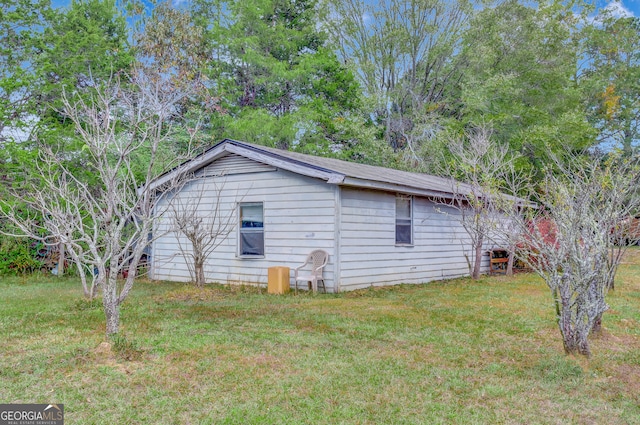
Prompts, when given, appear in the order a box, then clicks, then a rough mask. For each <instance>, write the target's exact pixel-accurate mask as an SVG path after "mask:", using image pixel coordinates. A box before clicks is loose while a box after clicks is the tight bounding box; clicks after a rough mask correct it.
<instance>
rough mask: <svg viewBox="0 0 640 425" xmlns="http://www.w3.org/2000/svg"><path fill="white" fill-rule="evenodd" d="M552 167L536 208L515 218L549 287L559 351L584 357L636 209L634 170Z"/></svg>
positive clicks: (526, 251)
mask: <svg viewBox="0 0 640 425" xmlns="http://www.w3.org/2000/svg"><path fill="white" fill-rule="evenodd" d="M555 165H556V167H555V170H554V171H553V172H551V171H548V172H547V174H546V177H545V179H544V181H543V184H542V186H541V188H539V190H538V193H539V195H538V202H539V207H538V208H536V209H530V210H528V212H527V214H525V215H524V216H520V217H517V216H516V217H514V219H516V220H518V221H517V222H518V223H519V225H520V230H521V234H522V236H523V238H522V239H521V242H520V253H521V258H522V260H523V261H525V262H526V263H528V265H529V266H530V267H531V268H532V269H533V270H534V271H535V272H536V273H537V274H539V275H540V276H541V277H542V278H543V279H544V280H545V282H546V283H547V285H548V286H549V288H550V289H551V293H552V295H553V300H554V304H555V308H556V314H557V317H558V326H559V328H560V332H561V334H562V339H563V344H564V349H565V352H566V353H568V354H581V355H584V356H589V355H590V354H591V353H590V349H589V341H588V336H589V334H590V333H591V332H592V331H594V330H596V331H598V330H599V329H600V324H601V320H602V314H603V313H604V312H605V311H606V310H607V309H608V305H607V303H606V302H605V296H606V294H607V291H608V290H609V289H610V288H612V286H613V280H614V277H615V274H616V271H617V268H618V265H619V264H620V260H621V258H622V255H623V253H624V251H625V249H626V245H625V244H624V243H623V241H624V240H625V239H626V238H628V236H629V230H630V229H629V223H631V220H629V218H630V217H631V215H632V213H635V212H637V209H638V207H639V205H640V199H639V197H638V195H637V193H636V191H635V190H636V188H637V185H638V182H639V179H640V169H639V168H638V166H637V164H633V163H631V162H629V161H625V160H621V159H619V158H618V157H616V156H615V155H612V156H611V157H610V158H609V159H608V160H606V161H604V162H603V161H602V160H601V159H600V158H595V159H591V160H590V161H584V160H580V159H578V158H572V159H571V160H570V161H569V163H568V165H567V164H564V163H561V162H560V161H556V164H555Z"/></svg>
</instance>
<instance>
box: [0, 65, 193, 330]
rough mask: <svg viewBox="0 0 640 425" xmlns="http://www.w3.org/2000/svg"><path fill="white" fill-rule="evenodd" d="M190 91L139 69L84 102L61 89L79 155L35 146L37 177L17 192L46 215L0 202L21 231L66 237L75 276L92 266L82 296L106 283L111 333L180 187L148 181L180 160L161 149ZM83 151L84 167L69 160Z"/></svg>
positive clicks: (99, 85)
mask: <svg viewBox="0 0 640 425" xmlns="http://www.w3.org/2000/svg"><path fill="white" fill-rule="evenodd" d="M188 94H189V92H188V90H186V89H181V90H176V89H175V87H173V86H172V85H171V84H167V83H166V81H165V78H164V76H163V75H162V74H160V73H158V74H150V73H145V72H141V71H140V72H135V73H134V74H132V75H131V76H130V77H128V78H126V79H124V78H119V77H113V78H112V79H111V80H109V81H107V82H106V83H98V82H95V84H94V85H93V86H92V89H91V95H90V96H88V97H85V98H75V100H74V99H72V97H71V96H69V95H68V94H67V95H65V96H64V97H63V110H62V111H61V112H63V113H64V115H65V116H66V117H67V118H68V119H69V120H71V122H72V123H73V124H74V127H75V137H76V138H77V142H79V143H80V144H81V149H80V151H78V152H76V153H69V152H62V151H55V150H54V149H52V148H51V147H50V145H49V144H46V143H43V144H41V146H40V155H39V159H38V161H37V166H38V170H39V171H40V173H39V174H40V175H39V176H37V180H38V181H37V182H33V183H32V185H31V187H30V190H28V191H26V192H24V193H16V194H15V195H16V196H17V197H18V199H20V200H21V201H22V203H23V204H24V205H26V206H27V207H28V208H30V209H32V210H34V211H37V212H38V213H39V215H40V216H41V217H42V218H41V219H40V220H35V219H33V218H32V219H29V217H27V218H24V214H23V215H22V217H21V216H20V214H18V211H17V210H16V207H15V205H13V204H8V203H6V202H3V207H4V208H2V211H3V213H2V215H3V216H4V217H5V218H6V219H8V220H9V221H11V222H12V223H13V224H14V226H16V228H17V229H19V230H20V232H21V233H22V234H23V235H28V236H31V237H34V236H35V237H37V238H39V239H40V240H43V239H44V240H45V241H48V240H49V239H50V240H55V239H58V240H60V241H61V242H62V243H64V245H65V247H66V250H67V252H68V254H69V255H70V256H71V258H73V260H74V262H75V263H76V265H77V267H78V269H79V271H80V276H81V279H84V275H85V272H86V269H87V268H88V269H89V271H90V273H91V275H92V276H93V282H92V284H91V286H88V285H86V282H85V281H84V280H83V285H84V289H85V293H88V294H89V296H93V295H94V294H95V289H96V287H97V286H100V287H101V288H102V295H103V307H104V312H105V316H106V322H107V324H106V332H107V335H111V334H115V333H117V332H118V329H119V324H120V305H121V304H122V303H123V302H124V300H125V299H126V298H127V296H128V295H129V292H130V291H131V288H132V287H133V283H134V279H135V277H136V273H137V269H138V264H139V262H140V258H141V257H142V255H143V253H144V251H145V248H146V247H147V246H148V244H149V243H150V240H149V238H148V235H149V234H150V233H151V231H152V228H153V222H154V221H155V220H157V219H158V218H159V217H161V216H162V215H163V213H164V212H165V211H161V210H159V209H158V208H157V205H158V200H159V198H160V197H162V196H163V193H165V192H166V191H167V190H171V189H172V188H176V187H179V185H180V184H181V183H180V182H178V181H175V180H171V181H166V182H165V184H164V185H163V186H162V187H153V188H152V187H151V186H150V185H151V183H152V180H153V178H154V177H155V176H157V174H158V172H159V170H160V169H161V168H165V167H167V166H168V165H169V163H168V162H164V160H165V159H166V158H167V157H172V158H173V159H174V160H175V159H176V157H177V155H176V153H175V152H167V146H171V144H170V143H169V139H170V138H172V137H174V135H175V131H174V130H176V128H177V127H175V126H174V125H173V124H174V121H173V119H174V117H175V116H176V113H177V109H176V105H177V104H178V103H179V102H180V101H181V100H182V99H183V98H184V97H185V96H187V95H188ZM190 134H191V135H192V136H193V135H194V134H195V132H191V133H190ZM79 154H83V155H85V156H86V158H85V165H86V169H78V167H75V168H72V167H69V166H68V156H69V155H79ZM43 234H44V235H47V236H42V235H43ZM155 236H157V235H155ZM125 271H126V272H125ZM123 272H125V273H123ZM122 275H126V279H125V280H124V283H122V284H121V283H119V282H118V277H119V276H122Z"/></svg>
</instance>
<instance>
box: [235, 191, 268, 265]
mask: <svg viewBox="0 0 640 425" xmlns="http://www.w3.org/2000/svg"><path fill="white" fill-rule="evenodd" d="M239 207H240V208H239V215H240V234H239V237H238V254H239V255H240V256H241V257H262V256H264V206H263V203H262V202H251V203H243V204H240V205H239Z"/></svg>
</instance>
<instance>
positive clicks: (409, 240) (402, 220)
mask: <svg viewBox="0 0 640 425" xmlns="http://www.w3.org/2000/svg"><path fill="white" fill-rule="evenodd" d="M412 210H413V202H412V198H411V197H410V196H397V197H396V245H412V244H413V215H412Z"/></svg>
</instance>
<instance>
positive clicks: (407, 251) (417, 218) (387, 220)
mask: <svg viewBox="0 0 640 425" xmlns="http://www.w3.org/2000/svg"><path fill="white" fill-rule="evenodd" d="M341 198H342V207H341V223H342V226H341V232H340V234H341V240H340V245H339V246H340V258H341V264H340V268H341V273H340V275H341V279H340V288H341V290H352V289H357V288H363V287H368V286H371V285H375V286H379V285H390V284H398V283H421V282H427V281H431V280H436V279H447V278H453V277H459V276H463V275H467V274H468V273H469V268H468V265H467V261H466V259H465V253H466V254H467V255H469V258H470V260H472V257H471V250H470V247H469V244H468V242H467V241H468V236H467V234H466V232H465V231H464V229H463V228H462V226H461V225H460V224H459V223H458V222H457V221H456V219H455V215H456V214H457V212H456V211H455V210H453V209H451V208H447V207H445V206H440V205H436V204H434V203H433V202H432V201H430V200H428V199H426V198H419V197H414V198H413V200H414V202H413V242H414V243H413V246H396V244H395V198H396V195H395V194H393V193H386V192H380V191H369V190H362V189H355V188H354V189H352V188H344V189H343V190H342V194H341ZM484 262H485V263H486V264H487V265H488V259H484Z"/></svg>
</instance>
